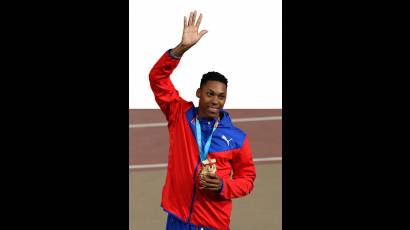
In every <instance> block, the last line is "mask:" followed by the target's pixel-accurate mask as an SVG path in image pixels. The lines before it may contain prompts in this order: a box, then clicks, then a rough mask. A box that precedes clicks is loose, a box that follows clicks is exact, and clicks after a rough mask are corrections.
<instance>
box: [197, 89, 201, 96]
mask: <svg viewBox="0 0 410 230" xmlns="http://www.w3.org/2000/svg"><path fill="white" fill-rule="evenodd" d="M196 97H197V98H200V97H201V88H198V89H197V90H196Z"/></svg>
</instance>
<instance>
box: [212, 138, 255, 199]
mask: <svg viewBox="0 0 410 230" xmlns="http://www.w3.org/2000/svg"><path fill="white" fill-rule="evenodd" d="M232 168H233V176H232V178H229V177H228V178H224V180H223V188H222V191H221V193H220V195H221V196H222V197H223V198H225V199H232V198H239V197H242V196H245V195H248V194H249V193H250V192H251V191H252V189H253V182H254V181H255V178H256V170H255V164H254V163H253V159H252V152H251V148H250V146H249V142H248V137H246V138H245V140H244V143H243V145H242V147H241V149H240V151H239V152H237V153H235V155H234V156H233V159H232Z"/></svg>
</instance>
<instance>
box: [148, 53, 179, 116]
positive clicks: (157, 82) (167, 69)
mask: <svg viewBox="0 0 410 230" xmlns="http://www.w3.org/2000/svg"><path fill="white" fill-rule="evenodd" d="M170 51H171V50H168V51H166V52H165V53H164V54H163V55H162V56H161V58H160V59H159V60H158V61H157V63H155V65H154V66H153V67H152V69H151V71H150V73H149V82H150V86H151V89H152V92H154V96H155V101H156V102H157V104H158V106H159V107H160V109H161V111H162V112H163V113H164V114H165V117H166V118H167V121H168V122H169V121H170V119H171V117H172V116H171V113H172V104H175V103H176V102H178V101H180V100H182V98H181V97H180V96H179V93H178V91H177V90H176V89H175V87H174V85H173V84H172V82H171V79H170V75H171V74H172V72H173V71H174V69H175V68H176V67H177V66H178V63H179V61H180V59H179V58H175V57H173V56H171V54H170Z"/></svg>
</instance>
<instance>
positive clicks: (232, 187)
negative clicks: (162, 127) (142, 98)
mask: <svg viewBox="0 0 410 230" xmlns="http://www.w3.org/2000/svg"><path fill="white" fill-rule="evenodd" d="M169 52H170V50H168V51H167V52H165V53H164V54H163V55H162V57H161V58H160V59H159V60H158V62H157V63H156V64H155V65H154V67H153V68H152V70H151V71H150V74H149V80H150V85H151V89H152V91H153V92H154V95H155V100H156V102H157V103H158V105H159V107H160V109H161V111H162V112H163V113H164V114H165V117H166V119H167V121H168V131H169V153H168V171H167V176H166V180H165V185H164V187H163V190H162V201H161V206H162V208H163V209H164V210H165V211H166V212H168V213H171V214H173V215H174V216H176V217H177V218H179V219H180V220H182V221H184V222H186V223H191V224H195V225H197V226H204V227H208V228H214V229H229V223H230V216H231V209H232V200H231V199H232V198H238V197H242V196H245V195H247V194H249V193H250V192H251V191H252V189H253V182H254V180H255V178H256V171H255V165H254V163H253V159H252V152H251V148H250V146H249V142H248V137H247V135H246V134H245V133H244V132H243V131H242V130H240V129H239V128H236V127H234V126H233V124H232V122H231V119H230V117H229V114H228V113H227V112H226V111H224V110H222V112H223V117H222V119H221V121H220V122H219V126H218V128H217V129H216V130H215V132H214V134H213V138H212V142H211V147H210V149H209V154H208V156H209V157H211V158H215V159H216V167H217V171H216V174H217V175H218V176H219V177H221V178H222V179H223V188H222V191H221V192H219V193H218V192H215V191H206V190H203V189H199V179H198V175H199V172H200V170H201V167H202V165H201V163H200V159H199V151H198V144H197V142H196V138H195V135H196V129H195V117H196V113H197V108H196V107H195V106H194V104H193V103H192V102H187V101H185V100H184V99H182V98H181V97H180V96H179V94H178V91H177V90H176V89H175V88H174V85H173V84H172V82H171V80H170V75H171V73H172V72H173V70H174V69H175V68H176V67H177V65H178V63H179V61H180V59H176V58H174V57H172V56H171V55H170V53H169Z"/></svg>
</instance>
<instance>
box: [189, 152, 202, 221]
mask: <svg viewBox="0 0 410 230" xmlns="http://www.w3.org/2000/svg"><path fill="white" fill-rule="evenodd" d="M200 162H201V159H198V163H197V164H196V167H195V172H194V176H193V180H194V189H193V194H192V200H191V207H190V209H189V216H188V221H187V222H188V224H190V223H191V217H192V211H193V208H194V201H195V195H196V180H195V179H196V172H197V170H198V166H199V163H200Z"/></svg>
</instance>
